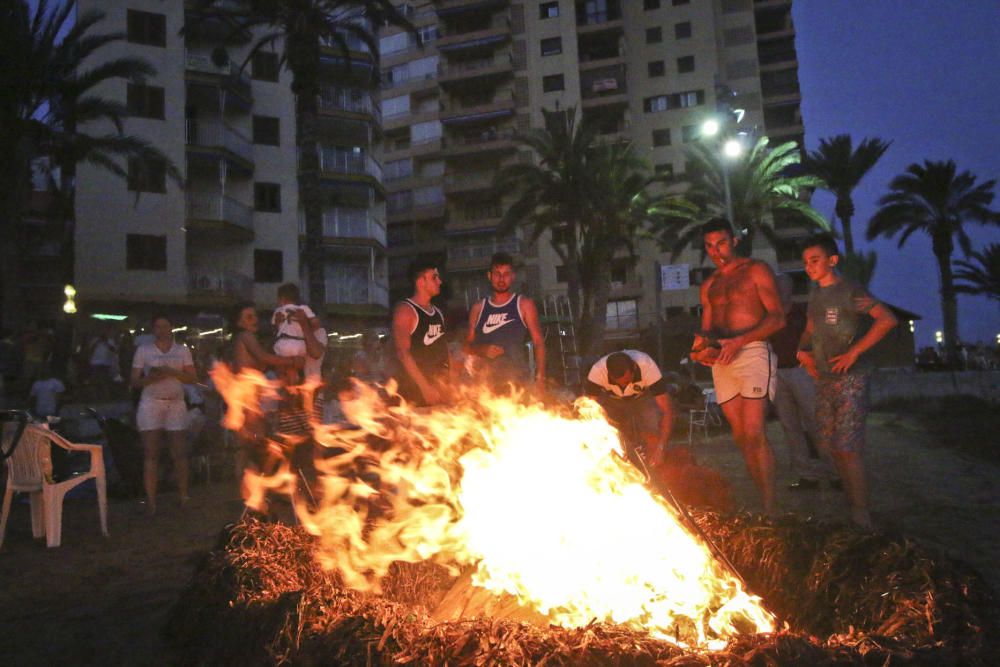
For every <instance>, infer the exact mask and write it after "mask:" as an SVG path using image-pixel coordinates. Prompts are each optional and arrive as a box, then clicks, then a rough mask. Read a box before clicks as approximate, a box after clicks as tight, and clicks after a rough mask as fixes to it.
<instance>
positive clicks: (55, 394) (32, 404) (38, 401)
mask: <svg viewBox="0 0 1000 667" xmlns="http://www.w3.org/2000/svg"><path fill="white" fill-rule="evenodd" d="M65 391H66V385H65V384H63V381H62V380H61V379H60V378H59V377H58V376H57V375H56V374H55V373H53V372H52V371H51V370H50V368H49V367H48V366H45V367H43V368H42V371H41V372H40V373H39V378H38V379H37V380H35V381H34V382H33V383H32V385H31V390H30V391H29V392H28V407H29V409H30V410H31V414H33V415H35V417H37V418H38V419H41V420H44V419H46V418H48V417H55V416H57V415H58V414H59V400H60V398H61V397H62V394H63V392H65Z"/></svg>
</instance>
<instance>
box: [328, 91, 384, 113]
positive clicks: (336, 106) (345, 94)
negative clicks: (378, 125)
mask: <svg viewBox="0 0 1000 667" xmlns="http://www.w3.org/2000/svg"><path fill="white" fill-rule="evenodd" d="M318 104H319V110H320V111H347V112H350V113H367V114H372V115H373V116H375V117H376V119H379V118H380V117H381V115H382V110H381V108H380V107H379V103H378V102H377V101H376V100H374V99H372V96H371V95H369V94H368V93H362V94H360V95H359V94H358V91H354V90H339V89H327V90H324V91H322V92H321V93H320V95H319V98H318Z"/></svg>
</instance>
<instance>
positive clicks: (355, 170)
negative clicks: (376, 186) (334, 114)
mask: <svg viewBox="0 0 1000 667" xmlns="http://www.w3.org/2000/svg"><path fill="white" fill-rule="evenodd" d="M319 166H320V169H321V170H323V171H335V172H340V173H344V174H360V175H364V176H371V177H372V178H375V179H376V180H378V181H379V182H381V181H382V165H381V164H379V162H378V160H376V159H375V158H373V157H371V156H370V155H364V154H362V153H355V152H353V151H347V150H343V149H341V148H331V147H329V146H320V147H319Z"/></svg>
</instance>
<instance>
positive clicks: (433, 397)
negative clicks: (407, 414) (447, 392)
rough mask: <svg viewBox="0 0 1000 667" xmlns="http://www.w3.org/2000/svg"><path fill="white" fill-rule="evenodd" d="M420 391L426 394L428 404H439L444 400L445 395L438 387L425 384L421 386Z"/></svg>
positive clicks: (425, 399)
mask: <svg viewBox="0 0 1000 667" xmlns="http://www.w3.org/2000/svg"><path fill="white" fill-rule="evenodd" d="M420 393H421V394H423V396H424V402H425V403H427V405H438V404H439V403H443V402H444V396H443V395H442V394H441V392H440V391H438V389H437V387H434V386H432V385H429V384H425V385H424V386H422V387H420Z"/></svg>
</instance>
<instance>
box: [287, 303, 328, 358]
mask: <svg viewBox="0 0 1000 667" xmlns="http://www.w3.org/2000/svg"><path fill="white" fill-rule="evenodd" d="M292 319H293V320H294V321H296V322H298V324H299V326H300V327H302V339H303V340H304V341H305V344H306V354H308V355H309V358H311V359H319V358H320V357H322V356H323V354H324V353H325V352H326V346H325V345H324V344H323V343H321V342H319V339H318V338H316V329H318V328H319V318H317V317H315V316H314V317H309V313H307V312H305V311H304V310H302V309H301V308H299V309H297V310H295V311H294V313H293V314H292Z"/></svg>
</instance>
